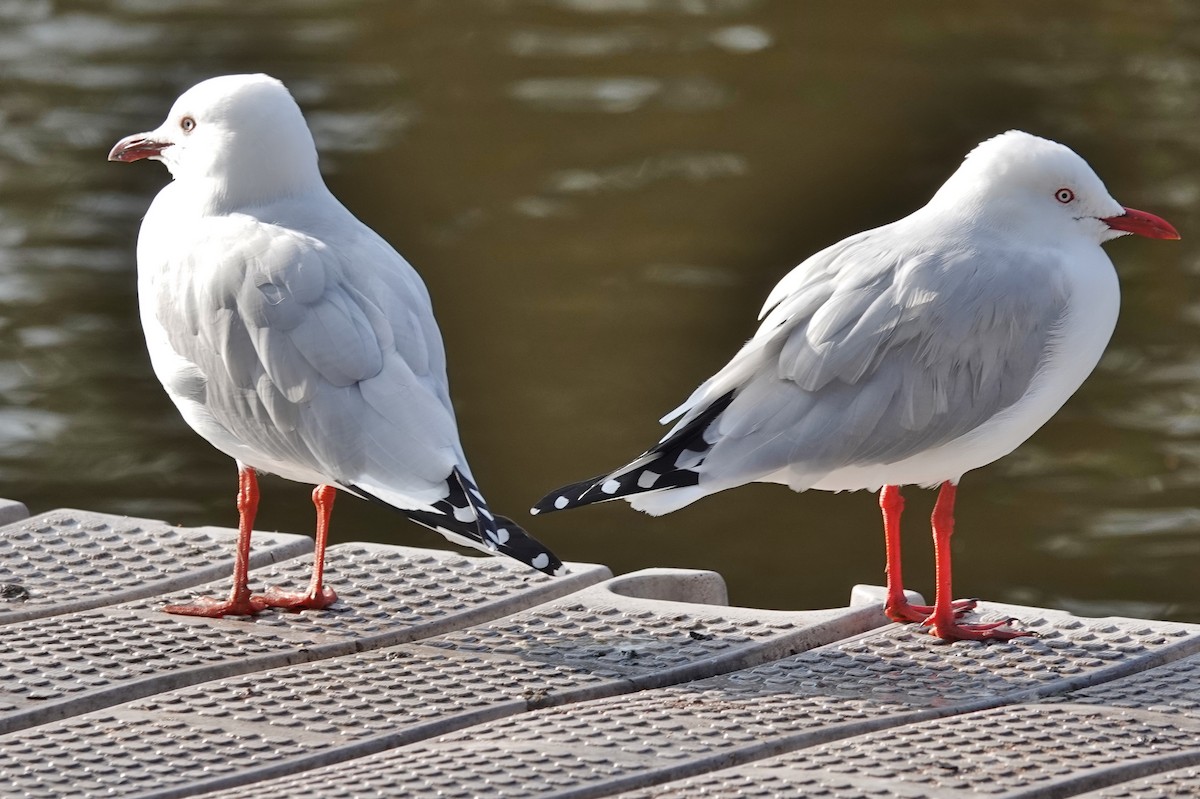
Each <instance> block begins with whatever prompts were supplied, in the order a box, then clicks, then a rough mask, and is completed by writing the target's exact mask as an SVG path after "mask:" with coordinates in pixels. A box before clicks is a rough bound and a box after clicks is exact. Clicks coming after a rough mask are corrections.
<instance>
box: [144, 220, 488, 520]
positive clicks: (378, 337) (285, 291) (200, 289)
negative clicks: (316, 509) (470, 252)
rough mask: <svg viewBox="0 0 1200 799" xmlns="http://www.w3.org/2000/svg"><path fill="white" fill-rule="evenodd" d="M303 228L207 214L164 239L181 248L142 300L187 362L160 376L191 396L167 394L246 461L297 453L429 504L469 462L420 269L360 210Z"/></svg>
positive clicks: (351, 478)
mask: <svg viewBox="0 0 1200 799" xmlns="http://www.w3.org/2000/svg"><path fill="white" fill-rule="evenodd" d="M338 208H340V206H338ZM341 210H342V211H343V212H344V209H341ZM344 213H345V217H343V219H345V218H349V219H353V217H350V216H349V214H348V212H344ZM308 221H311V220H308ZM301 227H303V225H294V226H289V225H287V224H285V223H284V222H280V223H277V224H269V223H266V222H262V221H260V220H259V219H255V218H253V217H249V216H245V215H233V216H228V217H219V218H209V219H206V220H205V224H204V225H202V226H199V229H198V230H197V232H196V235H195V242H194V246H191V245H187V244H185V245H183V246H177V247H175V248H174V250H173V251H175V252H180V253H185V255H181V256H180V257H178V259H177V260H176V261H175V262H173V263H168V264H163V265H161V269H160V272H161V275H162V278H165V279H159V280H157V281H156V282H157V286H156V291H155V296H156V306H155V309H154V312H155V315H156V317H157V319H158V321H159V324H160V325H161V327H162V328H163V331H164V333H165V335H166V338H167V339H168V341H169V344H170V347H171V349H172V350H173V351H174V352H175V353H176V354H177V355H178V356H180V358H181V359H182V363H183V364H186V366H185V367H183V368H178V367H177V368H176V370H175V371H176V373H178V374H180V375H184V374H185V373H186V380H185V379H183V378H180V379H173V380H172V381H171V382H172V383H173V384H175V385H177V386H178V388H182V389H185V390H186V392H187V396H186V397H182V396H181V395H180V394H179V393H177V392H173V393H174V395H175V396H176V397H177V401H178V400H179V399H186V400H188V401H192V402H198V403H200V404H202V405H203V406H204V409H205V411H206V413H207V414H209V415H211V417H212V419H213V420H214V421H215V422H216V424H217V425H218V426H219V428H220V430H221V431H223V432H219V433H218V434H216V435H212V436H210V435H206V437H207V438H209V440H210V442H211V443H213V444H214V445H216V446H217V447H218V448H220V449H223V450H225V451H226V452H227V453H228V454H230V455H232V456H233V457H238V458H241V459H243V460H244V461H245V462H247V463H249V464H250V465H252V466H256V468H260V469H263V470H265V471H275V470H277V469H272V464H276V465H278V464H295V465H297V466H298V467H300V468H303V469H305V470H308V471H310V472H316V473H318V474H321V475H327V476H328V478H329V479H330V480H337V481H341V482H346V483H354V482H361V483H370V484H372V485H382V486H387V487H388V488H389V489H390V495H391V496H393V497H396V496H399V497H401V498H403V497H412V498H413V504H414V506H425V505H428V504H429V503H430V502H431V501H435V500H436V499H438V498H439V497H438V496H435V495H436V494H437V493H438V492H439V491H440V492H444V491H445V488H444V486H445V481H446V478H447V475H448V474H450V471H451V470H452V469H453V468H454V467H455V466H456V465H457V466H459V468H460V469H461V470H462V471H463V472H464V473H467V469H466V465H465V459H464V458H463V456H462V452H461V447H460V445H459V442H458V433H457V427H456V424H455V420H454V413H453V408H452V406H451V405H450V400H449V392H448V388H447V386H446V374H445V355H444V352H443V349H442V341H441V335H440V332H439V331H438V329H437V325H436V322H435V321H434V319H433V314H432V308H431V307H430V303H429V297H428V293H427V292H426V290H425V287H424V284H423V283H422V282H421V280H420V278H419V276H417V274H416V273H415V271H414V270H412V268H411V267H410V266H409V265H408V264H407V263H406V262H405V261H404V260H403V258H401V257H400V256H399V255H398V254H397V253H396V252H395V251H394V250H393V249H392V248H391V247H390V246H388V245H387V244H386V243H385V242H383V240H382V239H380V238H379V237H378V236H376V235H375V234H374V233H373V232H371V231H370V230H369V229H367V228H366V227H365V226H362V225H361V224H360V223H357V221H355V222H354V224H353V225H348V226H347V225H345V224H341V225H340V226H339V230H341V231H347V230H348V231H349V232H348V233H346V232H340V233H338V234H336V235H338V236H339V237H340V238H339V239H338V240H335V241H331V240H329V237H328V236H326V240H324V241H322V240H320V239H318V238H316V237H315V236H309V235H305V234H301V233H299V232H297V230H298V229H300V228H301ZM333 227H334V226H327V228H329V229H332V228H333ZM306 229H312V228H306ZM316 229H317V230H318V231H320V230H321V228H320V227H319V226H318V227H317V228H316ZM160 376H162V375H160ZM163 381H164V385H167V383H168V379H167V377H166V376H163ZM167 387H168V389H169V390H171V389H172V386H171V385H167ZM201 432H202V434H204V431H201ZM226 434H227V435H226ZM218 439H221V440H218ZM231 441H234V442H237V445H238V446H236V447H235V446H233V445H231V444H230V442H231ZM234 450H236V451H234ZM247 453H256V454H257V456H259V460H260V462H258V463H256V462H255V460H254V459H253V458H249V457H248V456H247ZM285 476H286V474H285Z"/></svg>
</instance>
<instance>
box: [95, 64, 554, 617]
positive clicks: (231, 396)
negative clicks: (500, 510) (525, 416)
mask: <svg viewBox="0 0 1200 799" xmlns="http://www.w3.org/2000/svg"><path fill="white" fill-rule="evenodd" d="M108 158H109V160H110V161H137V160H140V159H143V158H149V159H152V160H155V161H162V162H163V163H164V164H166V166H167V169H169V170H170V172H171V175H172V176H173V178H174V181H173V182H171V183H169V184H168V185H167V186H166V188H164V189H163V190H162V191H161V192H159V194H158V196H157V197H155V199H154V202H153V204H151V206H150V210H149V211H148V212H147V213H146V217H145V219H144V220H143V222H142V227H141V232H140V234H139V236H138V246H137V262H138V294H139V300H140V304H141V318H142V327H143V329H144V331H145V334H146V345H147V347H148V349H149V351H150V360H151V363H152V365H153V367H154V372H155V374H156V375H157V376H158V379H159V380H160V381H162V384H163V387H164V388H165V389H166V391H167V394H168V395H169V396H170V397H171V399H172V400H173V401H174V403H175V405H176V406H177V407H178V408H179V411H180V413H181V414H183V418H184V419H185V420H186V421H187V422H188V424H190V425H191V426H192V428H193V429H195V430H196V432H197V433H199V434H200V435H201V436H203V437H204V438H205V439H206V440H207V441H208V442H209V443H210V444H212V445H213V446H214V447H216V448H217V449H219V450H221V451H222V452H224V453H225V454H226V455H228V456H230V457H231V458H234V459H235V460H236V461H237V466H238V475H239V491H238V497H237V505H238V511H239V515H240V520H239V536H238V542H237V553H236V560H235V565H234V575H233V590H232V592H231V593H230V596H229V598H228V599H226V600H216V599H211V598H207V597H206V598H201V599H199V600H198V601H197V602H196V603H195V604H191V605H174V606H170V607H168V608H166V610H167V611H169V612H172V613H184V614H189V615H201V616H223V615H226V614H237V615H244V614H251V613H255V612H258V611H260V610H262V609H263V608H266V607H286V608H323V607H326V606H328V605H329V604H331V603H332V602H334V601H336V599H337V597H336V595H335V593H334V592H333V590H332V589H330V588H329V587H328V586H326V585H324V582H323V570H324V558H325V544H326V539H327V536H328V530H329V516H330V513H331V511H332V509H333V500H334V496H335V495H336V492H337V489H341V490H342V491H346V492H348V493H350V494H354V495H356V496H359V497H364V498H366V499H371V500H374V501H376V502H379V503H382V504H385V505H388V506H391V507H393V508H395V509H397V510H399V511H401V512H402V513H404V514H405V515H407V516H408V517H409V518H410V519H412V520H413V521H415V522H417V523H419V524H422V525H425V526H426V527H431V528H433V529H435V530H437V531H438V532H440V533H442V534H443V535H444V536H446V537H447V538H449V539H451V540H452V541H455V542H456V543H460V544H466V545H469V546H473V547H476V548H478V549H482V550H484V551H487V552H493V553H494V552H500V553H503V554H505V555H508V556H510V557H513V558H515V559H517V560H519V561H521V562H522V563H525V564H527V565H529V566H532V567H533V568H535V569H539V570H541V571H544V572H546V573H548V574H555V573H558V572H560V571H561V570H562V569H563V565H562V562H561V561H560V560H559V559H558V558H557V557H555V556H554V554H553V553H551V552H550V551H549V550H548V549H546V547H544V546H542V545H541V544H539V543H538V542H537V541H535V540H534V539H533V538H532V537H530V536H529V535H528V534H527V533H526V532H525V531H524V530H522V529H521V528H520V527H518V526H517V525H516V524H515V523H514V522H512V521H511V520H510V519H506V518H505V517H503V516H498V515H493V514H492V512H491V511H490V510H489V509H488V506H487V503H486V502H485V501H484V498H483V495H482V494H481V493H480V492H479V489H478V488H477V487H476V485H475V482H474V480H473V478H472V477H471V470H470V469H469V468H468V466H467V461H466V458H465V457H464V455H463V450H462V445H461V444H460V443H459V439H458V429H457V425H456V422H455V418H454V409H453V407H452V406H451V404H450V394H449V388H448V385H447V380H446V363H445V354H444V351H443V348H442V337H441V334H440V333H439V331H438V327H437V323H436V322H435V321H434V318H433V308H432V307H431V305H430V301H429V294H428V292H427V291H426V289H425V285H424V283H422V281H421V278H420V277H419V276H418V275H417V273H416V272H415V271H414V270H413V268H412V267H411V266H409V265H408V263H407V262H406V261H405V260H404V259H403V258H402V257H401V256H400V255H399V254H398V253H397V252H396V251H395V250H394V249H392V247H391V246H389V245H388V243H387V242H386V241H384V240H383V239H382V238H380V237H379V236H378V235H376V234H375V233H374V232H373V231H372V230H370V229H369V228H368V227H367V226H366V225H364V224H363V223H362V222H359V221H358V220H357V219H356V218H355V217H354V216H353V215H352V214H351V213H350V212H349V211H347V210H346V208H345V207H344V206H343V205H342V204H341V203H340V202H338V201H337V199H336V198H335V197H334V196H333V195H332V194H331V193H330V192H329V189H328V188H326V186H325V183H324V181H323V180H322V179H321V173H320V170H319V169H318V167H317V150H316V147H315V145H314V144H313V139H312V135H311V134H310V133H309V130H308V126H307V125H306V124H305V121H304V117H303V115H302V114H301V112H300V108H299V106H297V105H296V102H295V100H293V99H292V96H291V95H290V94H289V93H288V91H287V89H286V88H284V86H283V84H282V83H280V82H279V81H278V80H275V79H274V78H271V77H269V76H267V75H227V76H224V77H218V78H212V79H211V80H206V81H204V82H203V83H200V84H198V85H196V86H194V87H192V88H191V89H189V90H188V91H187V92H185V93H184V94H183V95H182V96H181V97H180V98H179V99H178V100H176V101H175V104H174V106H172V108H171V111H170V113H169V114H168V115H167V119H166V121H165V122H163V123H162V124H161V125H160V126H159V127H157V128H156V129H154V130H152V131H148V132H146V133H138V134H135V135H133V136H128V137H126V138H124V139H122V140H121V141H119V142H117V144H116V146H115V147H113V149H112V152H110V153H109V156H108ZM257 471H262V472H271V473H274V474H278V475H280V476H282V477H285V478H287V479H289V480H296V481H298V482H301V483H310V484H313V485H315V486H317V487H316V488H315V489H314V491H313V503H314V504H315V505H316V509H317V524H316V550H315V554H314V561H313V572H312V580H311V582H310V584H309V586H308V590H307V591H302V592H287V591H282V590H280V589H277V588H272V589H270V590H269V591H267V592H266V593H265V594H263V595H252V594H251V592H250V590H249V587H248V585H247V573H246V572H247V561H248V558H249V550H250V534H251V530H252V528H253V524H254V515H255V511H256V509H257V506H258V485H257V478H256V476H255V472H257Z"/></svg>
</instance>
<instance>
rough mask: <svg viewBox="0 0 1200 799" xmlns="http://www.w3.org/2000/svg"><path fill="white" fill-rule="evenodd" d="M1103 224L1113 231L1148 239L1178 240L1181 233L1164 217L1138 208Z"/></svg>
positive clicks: (1105, 220)
mask: <svg viewBox="0 0 1200 799" xmlns="http://www.w3.org/2000/svg"><path fill="white" fill-rule="evenodd" d="M1100 221H1101V222H1103V223H1104V224H1106V225H1108V226H1109V227H1110V228H1112V229H1113V230H1119V231H1121V232H1122V233H1132V234H1134V235H1135V236H1145V237H1146V238H1148V239H1178V238H1179V231H1177V230H1176V229H1175V228H1174V227H1172V226H1171V223H1170V222H1168V221H1167V220H1165V219H1163V218H1162V217H1158V216H1155V215H1154V214H1148V213H1146V212H1145V211H1139V210H1137V209H1136V208H1126V209H1125V213H1123V214H1121V215H1120V216H1110V217H1109V218H1108V219H1101V220H1100Z"/></svg>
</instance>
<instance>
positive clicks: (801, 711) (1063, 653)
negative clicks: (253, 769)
mask: <svg viewBox="0 0 1200 799" xmlns="http://www.w3.org/2000/svg"><path fill="white" fill-rule="evenodd" d="M1030 623H1031V625H1032V626H1034V627H1035V628H1036V629H1037V630H1038V631H1039V633H1040V634H1041V636H1042V637H1040V638H1023V639H1019V640H1017V641H1013V642H1010V643H1007V644H1001V645H996V644H982V643H972V642H960V643H956V644H951V645H939V644H936V643H931V642H930V640H929V638H928V637H927V636H926V635H923V634H921V633H919V632H916V631H914V630H913V629H912V628H899V627H890V628H887V629H885V630H882V631H879V632H876V633H873V634H870V635H867V636H864V637H862V638H859V639H855V640H850V641H846V642H843V643H839V644H834V645H830V646H826V647H823V648H820V649H816V650H812V651H809V652H804V653H801V654H798V655H795V656H792V657H788V658H783V659H781V660H778V661H775V662H771V663H768V664H765V665H762V666H758V667H755V668H749V669H745V670H742V671H738V672H734V673H731V674H728V675H725V676H719V677H712V678H708V679H704V680H698V681H696V682H692V683H687V684H683V685H677V686H673V687H668V688H663V689H660V690H657V691H652V692H642V693H636V694H632V695H629V696H624V697H620V698H616V699H612V700H605V701H597V702H589V703H585V704H577V705H571V706H567V707H562V708H548V709H542V710H536V711H533V712H530V713H526V714H523V715H520V716H516V717H512V718H507V719H503V720H498V721H494V722H490V723H485V724H479V725H475V726H473V727H471V728H469V729H465V730H462V731H460V732H454V733H450V734H447V735H443V736H441V737H440V738H438V739H436V740H431V741H429V742H426V743H420V744H413V745H410V746H407V747H402V748H400V749H396V750H393V751H391V752H387V753H381V754H378V755H372V756H370V757H367V758H363V759H361V760H358V761H353V762H349V763H345V764H341V765H335V766H330V767H327V768H322V769H317V770H314V771H312V772H309V773H306V774H302V775H297V776H295V777H292V778H286V779H282V780H276V781H271V782H268V783H263V784H260V785H257V786H255V790H256V791H258V792H260V793H258V794H255V793H254V792H252V791H250V790H248V789H247V790H243V791H237V790H234V791H229V792H225V793H222V794H220V796H221V797H223V798H224V799H232V797H250V796H253V795H262V792H268V793H278V794H293V793H297V792H301V791H304V792H309V793H312V794H316V795H322V796H324V795H328V796H332V797H340V796H357V795H372V792H375V791H378V792H382V793H383V794H384V795H409V794H411V795H426V794H435V795H444V796H451V797H457V796H464V797H465V796H472V795H478V794H479V793H480V792H481V791H483V790H485V788H486V790H487V791H488V792H489V793H490V795H495V796H504V797H508V796H512V797H536V796H553V795H555V794H556V793H558V792H560V791H568V790H582V789H583V788H584V787H585V786H588V787H589V788H596V786H597V785H599V784H612V785H613V789H614V790H615V789H620V788H628V789H633V788H635V787H637V786H638V785H639V784H645V785H652V784H654V783H656V782H664V783H666V782H671V781H673V780H674V777H673V776H672V775H673V774H675V773H680V774H681V775H682V774H683V773H685V772H687V771H688V770H689V769H697V768H702V766H701V764H705V763H708V764H711V765H710V766H708V767H709V768H713V769H719V768H723V767H725V766H728V765H729V764H730V763H731V762H739V761H743V760H744V761H745V762H753V761H755V760H756V759H759V758H764V757H769V756H771V755H774V754H775V753H776V752H778V751H779V749H778V748H777V747H781V746H782V747H783V748H784V749H787V748H792V749H795V750H796V751H795V755H796V757H797V758H800V759H803V758H804V757H805V753H807V752H810V751H812V749H811V748H806V747H819V746H821V745H825V746H831V745H832V744H829V743H826V742H827V741H830V740H832V739H836V738H843V737H853V736H856V735H859V734H861V733H865V732H867V731H869V730H872V729H876V728H878V727H879V726H881V725H883V726H886V725H888V724H890V725H904V724H906V723H911V722H920V721H922V719H930V718H932V717H933V716H934V715H937V714H943V713H951V712H954V710H955V708H956V707H957V708H961V709H962V710H963V711H968V710H971V709H973V708H975V707H978V706H980V705H981V704H983V703H992V704H1000V703H1002V702H1004V701H1006V700H1008V701H1012V700H1015V699H1016V698H1017V697H1023V696H1028V695H1029V694H1030V693H1031V692H1034V693H1036V692H1037V691H1046V692H1053V691H1055V690H1066V686H1067V685H1068V684H1073V683H1075V682H1076V681H1078V682H1086V680H1088V679H1089V678H1096V679H1099V678H1100V677H1099V675H1101V674H1102V673H1104V672H1107V671H1109V670H1111V669H1112V668H1113V667H1116V666H1119V665H1122V664H1129V665H1131V666H1132V664H1133V663H1135V662H1136V661H1137V660H1139V659H1145V658H1148V657H1152V656H1153V654H1154V653H1155V652H1156V651H1158V650H1161V649H1163V648H1165V647H1168V646H1171V645H1172V644H1175V643H1177V642H1179V641H1182V640H1183V639H1185V638H1187V637H1188V636H1189V632H1188V631H1187V630H1186V629H1185V628H1183V627H1181V626H1171V625H1162V626H1157V627H1153V626H1147V625H1142V624H1137V623H1131V624H1127V623H1108V622H1096V623H1088V622H1084V621H1082V620H1078V619H1070V618H1067V619H1056V620H1055V621H1053V622H1050V621H1046V620H1041V621H1038V620H1031V622H1030ZM1010 698H1011V699H1010ZM1027 715H1030V716H1032V717H1036V716H1037V712H1031V713H1029V714H1027ZM1022 718H1024V716H1023V717H1022ZM1006 723H1007V722H1006ZM1118 728H1119V725H1118ZM902 729H908V728H907V727H903V728H902ZM1130 729H1131V730H1132V732H1131V735H1133V736H1134V738H1135V739H1136V736H1138V735H1141V734H1142V731H1139V730H1137V729H1134V728H1130ZM891 734H892V733H891V732H889V733H888V735H889V736H890V735H891ZM1171 740H1176V739H1174V738H1172V739H1171ZM1185 740H1187V739H1186V736H1184V737H1181V738H1178V740H1177V743H1178V742H1183V741H1185ZM872 741H877V739H872ZM1057 756H1060V757H1062V758H1064V759H1065V758H1067V757H1068V755H1067V754H1065V753H1057ZM885 787H886V786H885ZM596 790H598V791H599V790H600V789H598V788H597V789H596ZM664 795H670V794H664ZM679 795H684V796H690V795H703V794H701V793H690V792H687V791H683V792H681V793H680V794H679ZM792 795H806V794H804V793H799V794H797V793H794V792H793V794H792ZM814 795H819V794H814ZM832 795H840V794H832ZM851 795H853V794H851Z"/></svg>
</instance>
